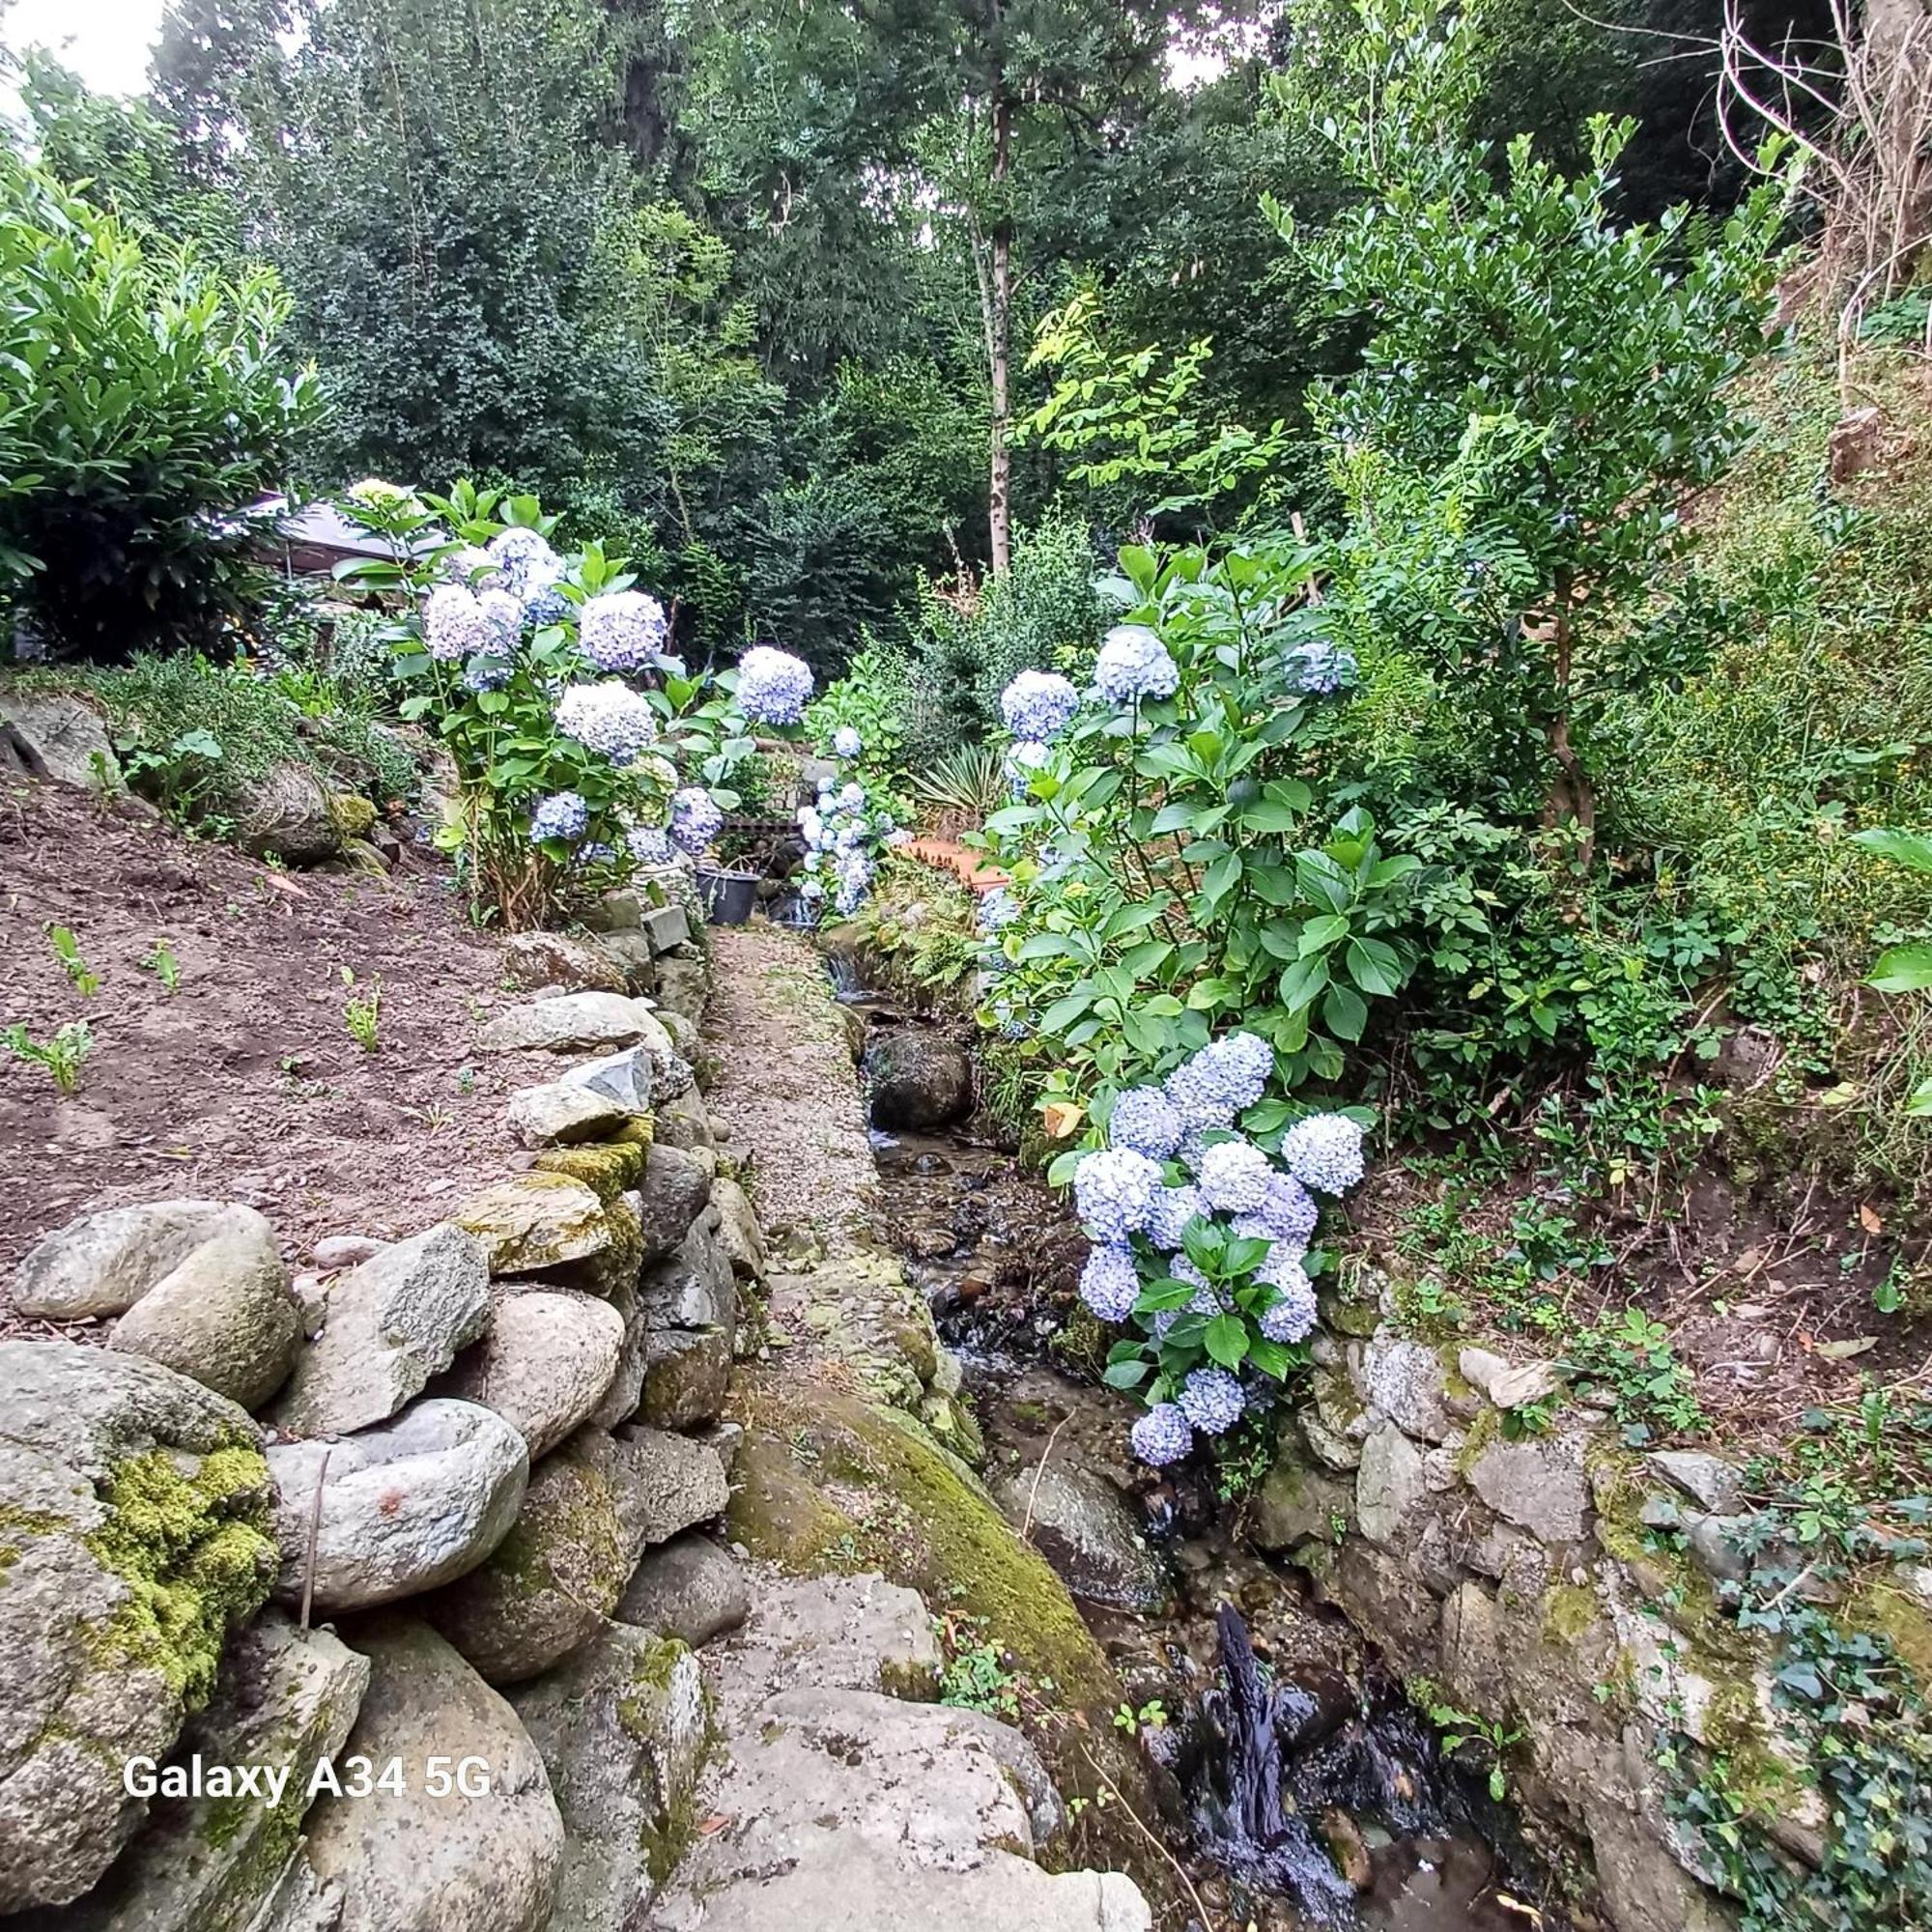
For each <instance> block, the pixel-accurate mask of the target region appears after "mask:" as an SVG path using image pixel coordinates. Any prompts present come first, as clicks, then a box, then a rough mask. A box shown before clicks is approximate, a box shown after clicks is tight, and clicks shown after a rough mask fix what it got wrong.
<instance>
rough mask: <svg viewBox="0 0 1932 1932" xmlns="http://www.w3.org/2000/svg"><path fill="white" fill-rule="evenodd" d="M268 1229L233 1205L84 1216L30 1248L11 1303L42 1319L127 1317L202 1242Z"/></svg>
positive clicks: (169, 1205) (163, 1205)
mask: <svg viewBox="0 0 1932 1932" xmlns="http://www.w3.org/2000/svg"><path fill="white" fill-rule="evenodd" d="M268 1226H269V1224H268V1222H267V1221H265V1220H264V1219H263V1218H262V1216H261V1215H259V1214H258V1213H256V1211H255V1210H254V1208H243V1207H241V1205H240V1203H238V1202H233V1201H148V1202H143V1203H142V1204H140V1205H139V1206H138V1207H134V1208H104V1209H102V1211H101V1212H99V1213H98V1214H83V1215H81V1216H80V1217H79V1219H78V1220H73V1221H70V1222H68V1224H67V1225H66V1226H65V1227H63V1228H56V1229H55V1230H54V1231H53V1233H52V1234H50V1235H43V1236H42V1237H41V1238H40V1239H39V1240H38V1241H36V1242H35V1243H34V1245H33V1246H32V1247H31V1248H29V1249H28V1250H27V1253H26V1257H25V1259H24V1260H22V1262H21V1263H20V1265H19V1267H18V1268H17V1269H16V1270H15V1271H14V1280H13V1284H12V1293H13V1296H14V1307H15V1308H16V1309H17V1310H18V1311H19V1312H20V1313H21V1314H22V1315H25V1316H29V1317H31V1318H33V1319H34V1320H35V1321H83V1320H87V1319H91V1318H97V1317H99V1316H103V1315H124V1314H126V1313H127V1311H128V1309H130V1308H132V1307H133V1305H134V1304H135V1302H137V1301H139V1300H140V1298H141V1297H142V1295H144V1294H146V1293H147V1292H148V1291H149V1290H150V1289H151V1288H153V1287H154V1285H155V1284H156V1282H157V1281H159V1280H161V1279H162V1278H163V1277H164V1276H166V1275H168V1274H171V1273H172V1272H173V1271H174V1270H175V1269H176V1268H178V1267H179V1266H180V1265H181V1264H182V1263H183V1262H185V1260H186V1259H187V1258H188V1256H189V1255H190V1254H192V1253H193V1252H194V1250H195V1249H196V1248H198V1247H200V1246H201V1244H202V1243H203V1242H204V1241H207V1240H212V1239H213V1237H214V1236H216V1235H221V1234H233V1233H238V1232H244V1231H247V1230H250V1229H267V1228H268Z"/></svg>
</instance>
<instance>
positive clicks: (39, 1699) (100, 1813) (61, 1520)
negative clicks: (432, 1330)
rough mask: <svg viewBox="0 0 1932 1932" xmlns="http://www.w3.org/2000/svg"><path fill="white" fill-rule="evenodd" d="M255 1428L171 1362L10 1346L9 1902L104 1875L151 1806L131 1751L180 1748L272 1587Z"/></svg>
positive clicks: (2, 1649)
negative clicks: (132, 1514)
mask: <svg viewBox="0 0 1932 1932" xmlns="http://www.w3.org/2000/svg"><path fill="white" fill-rule="evenodd" d="M260 1439H261V1437H260V1432H259V1431H258V1430H257V1429H256V1428H255V1426H254V1424H253V1423H251V1422H250V1421H249V1420H248V1417H247V1416H246V1415H245V1414H244V1413H243V1412H242V1411H241V1409H240V1408H238V1407H237V1406H235V1405H234V1404H233V1403H231V1402H228V1401H226V1400H225V1399H224V1398H223V1397H221V1396H218V1395H215V1394H214V1393H213V1391H212V1390H209V1389H206V1388H203V1387H202V1385H201V1384H200V1383H199V1382H195V1381H190V1380H189V1379H188V1378H186V1377H185V1376H179V1375H176V1374H175V1372H174V1371H173V1370H172V1369H164V1368H162V1367H161V1365H160V1364H159V1363H158V1362H151V1361H148V1360H146V1359H145V1358H144V1357H142V1356H139V1355H117V1354H114V1353H111V1352H109V1351H108V1350H102V1349H89V1348H83V1347H81V1346H80V1345H79V1344H77V1343H72V1342H0V1497H4V1498H5V1507H6V1514H7V1529H6V1534H5V1544H6V1552H7V1554H6V1560H5V1561H4V1562H0V1658H4V1660H5V1665H4V1668H0V1913H10V1912H18V1911H21V1910H24V1909H25V1908H26V1907H28V1906H32V1905H41V1904H56V1905H58V1904H65V1903H67V1902H68V1901H69V1900H71V1899H74V1898H77V1897H79V1896H80V1894H81V1893H82V1892H84V1891H86V1890H87V1889H88V1888H89V1887H90V1886H92V1885H93V1884H94V1883H95V1881H96V1880H97V1879H99V1877H100V1875H101V1873H102V1872H103V1871H105V1870H106V1868H107V1866H108V1865H109V1864H110V1863H111V1862H112V1861H113V1860H114V1857H115V1855H116V1854H117V1853H118V1852H119V1851H120V1849H121V1847H122V1845H123V1844H124V1843H125V1842H126V1840H127V1839H128V1836H129V1835H130V1834H131V1833H132V1832H133V1831H134V1829H135V1827H136V1826H137V1825H138V1824H139V1823H140V1820H141V1816H142V1812H143V1809H144V1806H143V1804H141V1802H140V1801H139V1800H137V1799H134V1798H131V1797H130V1796H129V1795H128V1792H127V1791H126V1790H125V1789H124V1787H123V1784H122V1766H123V1765H124V1764H125V1763H126V1762H127V1761H128V1758H130V1757H134V1756H146V1757H153V1758H156V1759H158V1758H162V1757H165V1756H166V1755H167V1753H168V1751H169V1749H170V1748H171V1747H172V1746H173V1745H174V1743H175V1740H176V1737H177V1735H178V1734H179V1732H180V1730H181V1727H182V1723H183V1720H184V1719H185V1717H186V1716H187V1715H188V1712H189V1711H190V1710H191V1709H192V1708H194V1707H195V1706H196V1705H198V1704H199V1703H200V1702H201V1701H202V1700H203V1699H205V1698H206V1697H207V1695H208V1693H209V1691H210V1690H211V1689H212V1688H213V1683H214V1677H215V1669H216V1664H217V1662H218V1660H219V1656H220V1649H221V1644H222V1640H223V1637H224V1635H225V1634H226V1631H227V1629H228V1627H229V1625H230V1624H231V1623H234V1622H236V1621H239V1620H241V1619H242V1618H245V1617H247V1616H248V1615H249V1614H251V1613H252V1612H253V1611H254V1610H255V1609H256V1608H257V1607H258V1606H259V1605H260V1603H261V1601H262V1599H263V1597H265V1596H266V1595H267V1593H268V1585H269V1583H270V1579H271V1577H272V1576H273V1569H274V1545H273V1541H272V1538H271V1536H270V1510H271V1490H270V1483H269V1477H268V1470H267V1467H266V1465H265V1464H264V1463H263V1461H262V1459H261V1456H260V1453H259V1449H258V1444H259V1442H260ZM157 1504H158V1505H159V1506H158V1507H157V1506H156V1505H157ZM128 1510H132V1511H136V1512H138V1514H137V1516H136V1518H135V1520H134V1521H133V1523H132V1525H131V1526H130V1525H129V1522H128V1517H127V1515H126V1514H125V1512H126V1511H128ZM156 1587H159V1588H163V1589H166V1590H167V1591H168V1592H169V1593H170V1595H171V1600H172V1601H171V1611H172V1615H171V1620H170V1623H169V1624H168V1626H167V1627H166V1629H165V1630H163V1629H161V1628H160V1627H158V1626H157V1625H156V1623H155V1621H154V1613H153V1610H152V1608H151V1607H150V1604H151V1602H152V1596H151V1593H152V1591H153V1590H154V1589H155V1588H156Z"/></svg>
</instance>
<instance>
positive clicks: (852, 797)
mask: <svg viewBox="0 0 1932 1932" xmlns="http://www.w3.org/2000/svg"><path fill="white" fill-rule="evenodd" d="M798 829H799V831H800V833H801V834H802V835H803V836H804V838H805V866H806V876H805V878H804V879H803V880H802V881H801V883H800V885H799V895H800V896H801V897H802V898H803V899H804V900H805V902H806V904H807V905H808V906H809V907H810V908H812V909H813V910H814V911H815V910H817V909H819V908H821V907H822V906H823V905H824V903H825V900H826V897H827V895H828V894H829V895H830V896H831V899H832V907H833V910H834V911H835V912H836V913H837V914H838V917H839V918H840V919H849V918H851V916H852V915H853V914H854V913H855V912H857V911H858V910H859V908H860V906H861V905H863V904H864V903H865V899H866V895H867V893H868V892H869V891H870V890H871V885H872V878H873V875H874V873H875V872H876V870H877V862H876V857H875V854H876V852H877V849H878V847H879V846H881V845H892V844H903V843H904V842H905V839H904V837H903V834H904V828H903V827H902V826H901V825H900V824H899V823H898V821H897V820H896V819H895V817H894V816H893V814H892V813H891V812H890V811H887V810H883V809H880V808H875V807H874V805H873V803H872V800H871V798H870V796H869V794H868V793H867V790H866V787H865V786H864V785H862V784H861V783H860V782H859V781H857V780H856V779H848V780H846V781H845V782H844V783H843V784H842V785H838V786H835V785H833V784H832V783H831V782H830V781H828V782H827V783H826V784H825V785H824V786H822V787H821V788H820V790H819V794H818V802H817V804H815V805H802V806H800V807H799V809H798Z"/></svg>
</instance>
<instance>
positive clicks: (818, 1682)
mask: <svg viewBox="0 0 1932 1932" xmlns="http://www.w3.org/2000/svg"><path fill="white" fill-rule="evenodd" d="M749 1574H750V1579H751V1586H752V1592H751V1593H752V1614H751V1618H750V1621H749V1622H747V1624H746V1625H745V1627H744V1629H743V1630H741V1631H740V1632H739V1633H738V1634H737V1635H736V1636H735V1637H734V1638H733V1639H732V1640H731V1642H730V1644H729V1645H728V1646H725V1647H724V1650H723V1662H722V1665H721V1671H720V1676H719V1679H718V1692H719V1697H720V1701H721V1713H722V1716H723V1717H724V1719H725V1721H726V1724H727V1727H728V1728H730V1729H732V1730H738V1729H742V1728H744V1727H745V1726H746V1725H747V1724H748V1722H749V1720H750V1718H751V1714H752V1712H753V1710H755V1709H756V1707H757V1706H758V1705H760V1704H761V1703H762V1702H763V1701H764V1699H765V1698H766V1697H768V1696H770V1695H771V1694H772V1692H774V1691H777V1690H806V1689H812V1688H819V1687H830V1688H836V1689H838V1690H883V1691H888V1692H890V1693H891V1694H892V1695H893V1696H895V1697H917V1698H930V1697H937V1696H938V1695H939V1684H940V1673H941V1671H942V1669H943V1668H944V1664H945V1659H944V1657H943V1655H942V1654H941V1651H940V1648H939V1639H938V1638H937V1637H936V1636H935V1635H934V1634H933V1630H932V1618H931V1617H930V1616H929V1615H928V1614H927V1613H926V1608H925V1605H924V1603H923V1601H922V1600H921V1598H920V1596H919V1593H918V1592H917V1591H916V1590H907V1589H903V1588H901V1587H900V1586H899V1585H898V1584H896V1583H888V1582H887V1581H886V1579H885V1578H884V1577H880V1576H878V1575H876V1574H873V1573H867V1574H864V1575H860V1576H856V1577H787V1576H784V1575H782V1574H781V1573H780V1572H778V1571H776V1570H772V1569H769V1568H766V1567H764V1566H754V1567H753V1569H752V1570H751V1572H750V1573H749Z"/></svg>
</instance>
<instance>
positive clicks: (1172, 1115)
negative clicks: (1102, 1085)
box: [1107, 1087, 1180, 1160]
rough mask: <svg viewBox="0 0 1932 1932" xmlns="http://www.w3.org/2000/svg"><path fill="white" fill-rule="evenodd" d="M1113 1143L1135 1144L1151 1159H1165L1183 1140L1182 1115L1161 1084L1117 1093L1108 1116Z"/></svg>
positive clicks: (1108, 1125)
mask: <svg viewBox="0 0 1932 1932" xmlns="http://www.w3.org/2000/svg"><path fill="white" fill-rule="evenodd" d="M1107 1142H1108V1145H1109V1146H1111V1147H1118V1148H1132V1149H1133V1151H1135V1152H1136V1153H1144V1154H1146V1155H1147V1157H1148V1158H1149V1159H1150V1160H1165V1159H1166V1158H1167V1157H1168V1155H1169V1154H1171V1153H1172V1152H1173V1151H1174V1150H1175V1149H1176V1147H1178V1146H1179V1142H1180V1116H1179V1114H1177V1113H1176V1112H1175V1111H1174V1106H1173V1103H1172V1102H1171V1101H1170V1100H1169V1099H1168V1097H1167V1095H1166V1094H1163V1093H1162V1092H1161V1091H1160V1089H1159V1088H1158V1087H1129V1088H1128V1089H1127V1091H1126V1092H1125V1093H1124V1094H1116V1095H1115V1096H1114V1111H1113V1112H1112V1114H1110V1115H1109V1116H1108V1118H1107Z"/></svg>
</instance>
